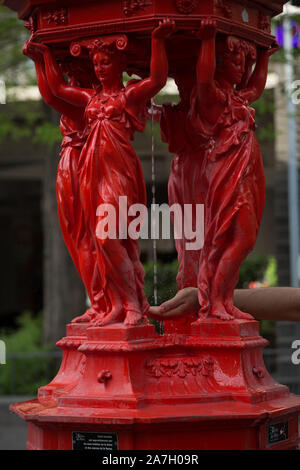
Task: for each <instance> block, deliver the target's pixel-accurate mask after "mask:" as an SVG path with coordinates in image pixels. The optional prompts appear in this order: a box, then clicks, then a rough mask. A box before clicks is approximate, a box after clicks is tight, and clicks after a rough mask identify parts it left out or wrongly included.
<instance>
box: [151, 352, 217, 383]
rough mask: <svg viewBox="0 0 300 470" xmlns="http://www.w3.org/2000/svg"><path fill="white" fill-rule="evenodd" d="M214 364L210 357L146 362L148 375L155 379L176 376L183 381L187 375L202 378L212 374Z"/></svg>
mask: <svg viewBox="0 0 300 470" xmlns="http://www.w3.org/2000/svg"><path fill="white" fill-rule="evenodd" d="M213 365H214V362H213V360H212V359H211V357H210V356H206V357H202V358H200V357H194V358H193V357H192V358H191V357H187V358H178V359H176V358H174V359H152V360H148V361H147V362H146V369H147V372H148V375H150V376H152V377H155V378H157V379H159V378H161V377H175V376H178V377H180V378H181V379H184V378H185V377H186V376H188V375H193V376H194V377H195V376H197V375H202V376H204V377H208V376H211V375H212V374H213Z"/></svg>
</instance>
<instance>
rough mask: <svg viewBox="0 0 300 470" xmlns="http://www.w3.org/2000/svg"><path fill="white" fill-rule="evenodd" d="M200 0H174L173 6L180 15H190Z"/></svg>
mask: <svg viewBox="0 0 300 470" xmlns="http://www.w3.org/2000/svg"><path fill="white" fill-rule="evenodd" d="M199 3H200V0H175V6H176V8H177V10H178V11H179V13H181V14H182V15H190V14H191V13H193V12H194V11H195V10H196V8H197V7H198V6H199Z"/></svg>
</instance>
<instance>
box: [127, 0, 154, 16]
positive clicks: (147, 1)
mask: <svg viewBox="0 0 300 470" xmlns="http://www.w3.org/2000/svg"><path fill="white" fill-rule="evenodd" d="M150 5H152V0H123V13H124V15H126V16H129V15H134V14H135V13H138V12H139V11H143V10H146V8H147V7H149V6H150Z"/></svg>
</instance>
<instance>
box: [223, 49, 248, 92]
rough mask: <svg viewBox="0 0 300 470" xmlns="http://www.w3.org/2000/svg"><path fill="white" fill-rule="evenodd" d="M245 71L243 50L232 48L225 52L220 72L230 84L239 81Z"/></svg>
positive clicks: (236, 83)
mask: <svg viewBox="0 0 300 470" xmlns="http://www.w3.org/2000/svg"><path fill="white" fill-rule="evenodd" d="M244 72H245V53H244V51H243V50H234V51H232V52H231V53H229V54H226V55H225V57H224V60H223V64H222V74H223V76H224V78H225V80H226V81H227V82H228V83H230V84H231V85H238V84H239V83H241V80H242V77H243V75H244Z"/></svg>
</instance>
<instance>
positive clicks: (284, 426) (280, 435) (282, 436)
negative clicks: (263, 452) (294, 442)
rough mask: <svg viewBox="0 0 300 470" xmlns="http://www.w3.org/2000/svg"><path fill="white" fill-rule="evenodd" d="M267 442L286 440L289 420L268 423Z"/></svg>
mask: <svg viewBox="0 0 300 470" xmlns="http://www.w3.org/2000/svg"><path fill="white" fill-rule="evenodd" d="M267 433H268V444H276V443H277V442H282V441H287V440H288V438H289V422H288V421H284V422H282V423H274V424H269V425H268V429H267Z"/></svg>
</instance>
